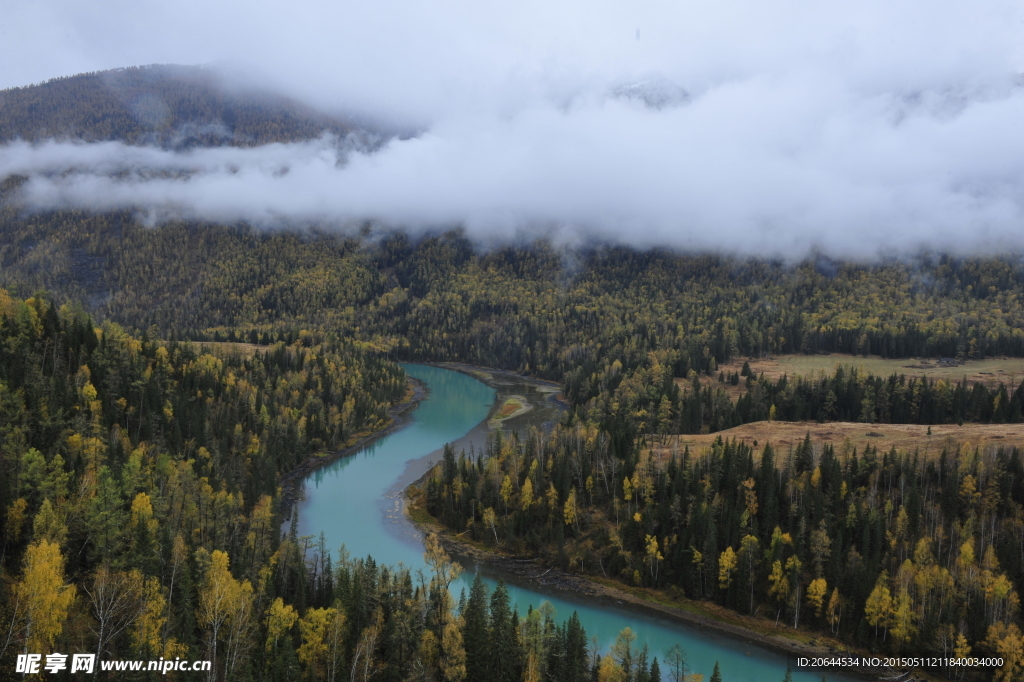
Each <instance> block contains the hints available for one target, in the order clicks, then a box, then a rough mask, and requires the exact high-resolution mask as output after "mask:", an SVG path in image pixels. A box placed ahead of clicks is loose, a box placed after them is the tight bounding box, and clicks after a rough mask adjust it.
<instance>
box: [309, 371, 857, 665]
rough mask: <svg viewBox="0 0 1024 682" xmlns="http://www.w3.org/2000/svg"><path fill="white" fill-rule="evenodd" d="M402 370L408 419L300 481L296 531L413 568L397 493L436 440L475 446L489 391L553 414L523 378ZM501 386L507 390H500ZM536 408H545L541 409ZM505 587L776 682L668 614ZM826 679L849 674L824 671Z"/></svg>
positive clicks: (414, 541)
mask: <svg viewBox="0 0 1024 682" xmlns="http://www.w3.org/2000/svg"><path fill="white" fill-rule="evenodd" d="M404 368H405V371H406V372H407V373H408V374H409V375H410V376H412V377H415V378H416V379H419V380H420V381H422V382H423V383H425V384H426V385H427V387H428V388H429V391H430V393H429V396H428V397H427V399H426V400H424V401H423V402H421V403H420V405H419V406H418V407H417V408H416V409H415V410H413V412H412V415H411V419H410V421H409V422H408V423H407V425H406V426H405V427H403V428H401V429H400V430H398V431H396V432H394V433H392V434H390V435H388V436H385V437H384V438H381V439H380V440H378V441H376V442H374V443H372V444H370V445H368V446H367V447H366V448H364V449H363V450H361V451H360V452H358V453H357V454H355V455H353V456H351V457H347V458H344V459H340V460H338V461H337V462H335V463H333V464H332V465H330V466H327V467H324V468H323V469H320V470H318V471H316V472H314V473H312V474H310V476H309V477H308V478H307V479H306V481H305V500H304V501H303V502H302V503H300V505H299V530H300V532H301V533H302V534H304V535H319V534H320V533H321V532H323V533H324V534H325V536H326V539H327V546H328V547H340V546H341V545H345V547H346V549H347V550H348V551H349V552H350V553H351V554H352V555H353V556H362V557H365V556H367V555H372V556H373V557H374V559H375V560H377V561H378V562H379V563H386V564H398V563H400V562H401V563H403V564H405V565H406V566H408V567H411V568H412V569H413V570H415V569H416V568H419V567H422V566H424V564H423V542H422V536H421V534H420V533H419V531H418V530H417V529H416V528H415V527H414V526H413V525H412V524H411V523H410V522H409V521H408V520H407V519H406V518H405V516H404V515H403V513H402V509H401V505H402V503H403V499H402V491H403V490H404V489H405V487H406V486H407V485H408V484H409V483H411V482H412V481H415V480H416V479H418V478H419V477H420V476H422V475H423V473H425V472H426V471H427V469H428V468H429V466H430V464H431V463H432V462H436V461H439V460H440V458H441V453H440V452H439V450H441V449H442V448H443V447H444V445H445V443H453V444H454V445H455V447H456V450H457V451H458V450H461V449H463V448H465V449H466V450H469V448H470V447H476V448H478V449H479V447H480V446H481V445H482V444H483V442H484V440H485V438H486V434H487V425H486V424H485V423H482V422H484V420H485V419H486V418H487V416H488V414H489V413H490V411H491V408H492V406H493V405H494V403H495V400H496V398H497V397H501V396H503V395H506V394H518V395H525V396H526V397H527V399H528V400H529V401H530V402H531V403H533V404H534V405H537V406H538V409H534V410H532V411H531V412H529V413H527V414H526V415H524V416H523V417H522V418H518V419H516V420H514V421H513V422H512V423H510V424H509V426H510V427H512V428H522V427H524V426H528V425H530V424H531V423H533V424H539V423H543V422H544V420H545V419H548V420H550V419H552V418H554V417H555V416H556V413H557V411H556V410H555V409H554V408H553V407H550V401H548V400H547V399H548V398H549V397H550V396H549V395H546V394H545V393H543V391H538V390H537V388H536V387H534V386H532V385H528V384H515V383H514V382H506V383H505V385H504V386H502V385H501V383H502V382H498V386H499V388H498V389H497V390H496V389H494V388H491V387H490V386H488V385H486V384H484V383H483V382H481V381H478V380H477V379H475V378H473V377H471V376H468V375H466V374H463V373H460V372H456V371H453V370H448V369H442V368H439V367H431V366H425V365H404ZM506 387H507V390H506ZM545 405H548V406H549V407H547V408H546V409H545V407H544V406H545ZM466 569H467V570H466V571H465V572H464V573H463V576H462V577H461V578H460V579H459V580H460V581H461V582H462V584H461V585H459V584H453V585H452V591H453V593H454V594H456V595H458V593H459V590H460V589H461V588H462V587H464V588H465V589H466V591H467V592H468V591H469V584H470V583H471V582H472V576H473V573H474V570H478V571H479V572H480V573H481V575H482V576H483V577H484V578H485V580H486V581H487V582H488V587H489V589H493V586H494V583H495V581H496V579H497V578H498V577H499V575H497V574H495V573H493V572H489V571H488V570H487V568H486V567H483V566H479V567H473V566H467V567H466ZM508 587H509V594H510V596H511V598H512V601H513V602H514V603H515V604H516V605H517V606H518V608H519V613H520V614H525V613H526V610H527V607H528V606H529V605H533V607H534V608H536V607H537V606H538V605H539V604H540V603H541V602H542V601H545V600H546V601H548V602H550V603H551V604H552V606H554V608H555V610H556V612H557V614H556V620H558V621H562V620H564V619H566V618H568V617H569V616H570V615H571V614H572V612H573V611H576V612H578V613H579V617H580V621H581V622H582V624H583V627H584V628H586V631H587V635H588V637H590V636H594V635H596V636H597V638H598V641H599V642H600V644H601V646H602V647H604V648H605V650H607V648H608V646H610V645H611V643H612V642H613V641H614V640H615V636H616V635H617V634H618V633H619V631H620V630H622V629H623V628H625V627H627V626H628V627H630V628H632V630H633V631H634V632H635V633H636V634H637V641H636V645H637V646H638V647H640V646H643V645H644V644H647V645H648V647H649V648H650V655H651V656H652V657H653V656H657V657H658V660H659V661H664V659H665V652H666V651H667V650H668V649H669V647H671V646H672V645H673V644H676V643H678V644H680V645H681V646H682V647H683V648H684V649H685V650H686V652H687V657H686V658H687V666H688V668H689V670H690V671H691V672H696V673H703V674H704V679H705V680H707V679H709V678H710V677H711V670H712V668H713V667H714V664H715V661H718V662H719V665H720V666H721V671H722V677H723V679H725V680H728V681H729V682H781V680H782V678H783V676H784V674H785V670H786V665H787V661H786V657H785V656H784V655H782V654H779V653H776V652H773V651H770V650H767V649H761V648H759V647H756V646H754V645H751V644H747V643H745V642H741V641H737V640H734V639H731V638H728V637H725V636H723V635H719V634H717V633H714V632H709V631H707V630H701V629H698V628H695V627H693V626H690V625H686V624H681V623H678V622H675V621H672V620H669V619H668V618H664V617H660V616H657V615H652V614H649V613H646V612H644V611H642V610H639V609H635V608H630V607H627V606H623V605H618V604H615V603H607V602H605V601H602V602H595V601H594V600H589V601H583V600H582V599H574V598H573V596H571V595H565V594H562V593H553V592H552V593H546V592H544V591H541V590H540V589H538V587H537V586H534V585H530V586H529V587H528V586H525V585H522V584H515V583H514V582H511V581H510V582H509V585H508ZM793 679H794V681H796V682H818V681H819V680H821V679H822V677H821V673H820V672H811V671H808V672H805V671H797V670H794V671H793ZM828 679H829V680H832V681H833V682H840V681H848V680H852V679H853V678H846V677H839V676H832V675H829V676H828Z"/></svg>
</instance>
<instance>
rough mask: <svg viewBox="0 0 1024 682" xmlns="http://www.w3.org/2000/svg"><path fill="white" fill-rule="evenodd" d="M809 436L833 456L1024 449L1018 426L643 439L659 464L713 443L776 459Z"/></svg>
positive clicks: (871, 427) (752, 428)
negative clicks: (768, 449) (770, 452)
mask: <svg viewBox="0 0 1024 682" xmlns="http://www.w3.org/2000/svg"><path fill="white" fill-rule="evenodd" d="M808 433H810V434H811V440H812V441H814V442H815V443H832V445H834V446H835V448H836V450H842V448H843V447H846V446H848V447H855V448H857V450H858V451H861V450H863V449H864V447H865V446H866V445H872V446H874V447H876V448H878V449H879V450H889V449H890V448H892V447H893V446H896V449H897V450H899V451H913V450H914V449H915V448H917V449H919V450H920V452H921V454H922V455H925V454H936V455H937V454H938V453H939V452H941V451H942V448H943V447H944V446H945V447H949V448H950V450H953V451H955V450H956V448H957V445H959V444H961V443H970V444H971V445H972V446H974V445H979V446H981V447H983V448H984V447H987V446H1006V447H1013V446H1016V447H1019V448H1024V424H964V425H963V426H957V425H956V424H935V425H932V427H931V435H928V427H927V426H924V425H921V424H861V423H857V422H829V423H826V424H817V423H814V422H778V421H776V422H767V421H763V422H752V423H750V424H743V425H742V426H737V427H735V428H732V429H727V430H725V431H719V432H718V433H709V434H700V435H692V436H691V435H683V436H667V437H664V438H661V437H659V436H648V442H649V443H650V447H651V449H652V451H653V452H654V453H655V454H657V455H658V456H659V458H661V459H666V460H667V459H668V457H669V456H670V455H671V454H672V453H673V452H681V451H682V450H683V448H684V447H685V446H687V445H688V446H689V447H690V452H691V453H694V454H699V453H700V452H701V451H703V450H704V449H706V448H709V447H710V446H711V444H712V443H714V442H715V439H716V438H718V437H719V436H721V437H722V438H723V439H730V440H731V439H733V438H735V439H736V440H738V441H740V442H745V443H748V444H750V445H755V443H756V446H755V447H756V450H757V451H758V452H760V450H761V448H763V447H764V444H765V443H771V444H772V447H773V448H775V449H776V451H777V452H779V453H786V452H788V451H789V448H790V446H795V445H796V444H797V443H798V442H800V441H802V440H803V439H804V437H805V436H806V435H807V434H808Z"/></svg>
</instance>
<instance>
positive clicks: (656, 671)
mask: <svg viewBox="0 0 1024 682" xmlns="http://www.w3.org/2000/svg"><path fill="white" fill-rule="evenodd" d="M649 677H650V679H651V682H661V666H659V665H658V657H657V656H655V657H654V660H653V661H651V672H650V674H649Z"/></svg>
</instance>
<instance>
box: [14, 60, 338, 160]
mask: <svg viewBox="0 0 1024 682" xmlns="http://www.w3.org/2000/svg"><path fill="white" fill-rule="evenodd" d="M353 128H354V127H353V126H352V125H351V124H350V123H346V122H345V121H343V120H341V119H340V118H337V117H334V116H330V115H327V114H324V113H322V112H318V111H315V110H313V109H311V108H310V107H308V106H306V105H303V104H300V103H299V102H296V101H294V100H290V99H288V98H286V97H282V96H280V95H275V94H272V93H270V92H256V91H252V90H248V91H246V90H236V89H229V88H226V87H224V86H223V84H222V81H221V80H220V78H219V77H218V76H217V75H216V74H215V73H213V72H212V71H211V70H209V69H204V68H201V67H194V66H176V65H169V64H165V65H154V66H141V67H131V68H126V69H116V70H112V71H100V72H96V73H85V74H79V75H76V76H69V77H66V78H55V79H53V80H50V81H47V82H45V83H41V84H39V85H33V86H27V87H22V88H11V89H8V90H2V91H0V142H7V141H11V140H16V139H20V140H28V141H33V142H35V141H40V140H45V139H51V138H52V139H58V140H66V139H74V140H84V141H90V142H93V141H100V140H121V141H124V142H128V143H130V144H155V145H160V146H165V147H174V148H183V147H192V146H204V147H206V146H218V145H232V146H252V145H258V144H266V143H268V142H293V141H296V140H306V139H311V138H315V137H319V136H320V135H322V134H323V133H325V132H331V133H335V134H337V135H345V134H346V133H348V132H351V131H352V130H353Z"/></svg>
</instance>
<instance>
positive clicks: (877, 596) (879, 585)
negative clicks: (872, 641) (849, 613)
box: [864, 571, 892, 637]
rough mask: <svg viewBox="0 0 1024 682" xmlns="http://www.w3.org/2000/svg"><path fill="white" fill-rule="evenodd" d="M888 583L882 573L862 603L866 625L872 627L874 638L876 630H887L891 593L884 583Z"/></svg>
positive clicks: (890, 610)
mask: <svg viewBox="0 0 1024 682" xmlns="http://www.w3.org/2000/svg"><path fill="white" fill-rule="evenodd" d="M888 582H889V574H888V573H886V572H885V571H882V574H881V575H880V576H878V582H876V583H875V588H874V589H873V590H871V594H869V595H868V599H867V601H866V602H865V603H864V617H865V618H866V619H867V621H868V624H869V625H872V626H874V628H875V636H876V637H877V636H878V628H879V627H882V628H884V629H886V630H888V628H889V619H890V617H891V616H892V593H891V592H889V588H888V587H887V585H886V583H888Z"/></svg>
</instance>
